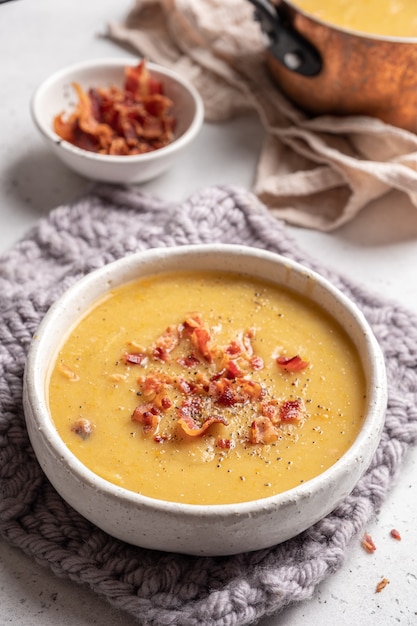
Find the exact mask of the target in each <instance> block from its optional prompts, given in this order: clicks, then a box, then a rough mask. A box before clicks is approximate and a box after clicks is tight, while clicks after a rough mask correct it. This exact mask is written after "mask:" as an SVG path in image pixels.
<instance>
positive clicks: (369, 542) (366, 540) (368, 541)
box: [361, 533, 376, 554]
mask: <svg viewBox="0 0 417 626" xmlns="http://www.w3.org/2000/svg"><path fill="white" fill-rule="evenodd" d="M361 545H362V548H363V549H364V550H366V552H369V553H370V554H371V553H372V552H375V550H376V545H375V544H374V541H373V539H372V537H371V535H369V534H368V533H365V535H364V536H363V539H362V543H361Z"/></svg>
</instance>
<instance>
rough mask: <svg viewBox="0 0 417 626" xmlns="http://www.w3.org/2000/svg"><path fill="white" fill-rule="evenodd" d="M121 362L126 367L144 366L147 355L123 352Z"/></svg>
mask: <svg viewBox="0 0 417 626" xmlns="http://www.w3.org/2000/svg"><path fill="white" fill-rule="evenodd" d="M123 360H124V362H125V363H126V365H142V366H144V365H146V363H147V362H148V355H147V354H146V353H145V352H125V354H124V355H123Z"/></svg>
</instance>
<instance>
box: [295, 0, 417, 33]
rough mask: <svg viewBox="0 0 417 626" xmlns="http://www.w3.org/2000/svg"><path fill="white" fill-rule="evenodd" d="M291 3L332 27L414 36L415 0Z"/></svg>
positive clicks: (306, 0)
mask: <svg viewBox="0 0 417 626" xmlns="http://www.w3.org/2000/svg"><path fill="white" fill-rule="evenodd" d="M292 4H294V5H295V6H297V7H299V8H300V9H302V10H304V11H307V12H308V13H310V14H311V15H312V16H314V17H317V18H319V19H322V20H324V21H326V22H329V23H330V24H334V25H335V26H340V27H343V28H349V29H352V30H356V31H359V32H363V33H370V34H374V35H383V36H388V37H417V4H416V2H415V0H366V2H359V1H358V0H295V1H294V2H292Z"/></svg>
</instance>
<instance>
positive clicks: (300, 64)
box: [249, 0, 322, 76]
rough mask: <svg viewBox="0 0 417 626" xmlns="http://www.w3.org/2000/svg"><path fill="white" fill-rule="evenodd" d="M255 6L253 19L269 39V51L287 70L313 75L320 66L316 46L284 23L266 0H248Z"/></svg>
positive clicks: (317, 72)
mask: <svg viewBox="0 0 417 626" xmlns="http://www.w3.org/2000/svg"><path fill="white" fill-rule="evenodd" d="M249 2H251V4H253V5H254V7H255V19H256V20H258V21H259V23H260V25H261V28H262V31H263V32H264V33H265V34H266V35H267V37H268V40H269V48H268V49H269V51H270V52H271V53H272V54H273V56H274V57H275V58H276V59H278V61H280V62H281V63H282V64H283V65H284V66H285V67H286V68H287V69H288V70H290V71H292V72H296V73H297V74H302V75H303V76H315V75H316V74H319V73H320V71H321V68H322V60H321V57H320V54H319V53H318V51H317V50H316V48H315V47H314V46H313V45H312V44H311V43H310V42H308V41H307V39H305V38H304V37H302V36H301V35H300V34H299V33H298V32H297V31H296V30H294V29H293V28H291V26H287V25H284V23H283V21H282V19H281V17H280V15H279V14H278V11H277V10H276V8H275V7H274V6H273V5H272V4H271V3H270V2H269V1H268V0H249Z"/></svg>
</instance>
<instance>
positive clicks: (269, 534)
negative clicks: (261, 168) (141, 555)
mask: <svg viewBox="0 0 417 626" xmlns="http://www.w3.org/2000/svg"><path fill="white" fill-rule="evenodd" d="M386 393H387V392H386V379H385V368H384V358H383V355H382V353H381V350H380V348H379V345H378V342H377V341H376V339H375V337H374V335H373V333H372V330H371V328H370V327H369V325H368V323H367V322H366V319H365V318H364V316H363V314H362V313H361V312H360V311H359V309H358V308H357V306H356V305H355V304H354V303H352V302H351V301H350V300H349V299H348V298H346V296H344V295H343V294H342V293H341V292H340V291H339V290H338V289H336V288H335V287H334V286H333V285H332V284H331V283H330V282H329V281H328V280H326V279H325V278H323V277H322V276H320V275H318V274H316V273H315V272H313V271H311V270H310V269H308V268H306V267H303V266H301V265H299V264H297V263H295V262H294V261H292V260H290V259H288V258H285V257H283V256H280V255H278V254H275V253H271V252H267V251H264V250H259V249H256V248H250V247H246V246H240V245H222V244H207V245H187V246H180V247H172V248H163V249H158V248H156V249H152V250H148V251H144V252H139V253H135V254H132V255H129V256H127V257H125V258H123V259H121V260H118V261H115V262H112V263H110V264H108V265H106V266H104V267H102V268H100V269H98V270H95V271H93V272H91V273H90V274H88V275H87V276H85V277H84V278H82V279H81V280H79V281H78V282H76V283H75V284H74V285H73V286H72V287H70V288H69V289H68V291H66V292H65V293H64V295H63V296H62V297H61V298H60V299H59V300H58V301H57V302H56V303H55V304H54V305H53V306H52V307H51V308H50V310H49V311H48V313H47V314H46V316H45V318H44V319H43V321H42V323H41V325H40V327H39V329H38V331H37V333H36V334H35V336H34V337H33V341H32V344H31V347H30V350H29V354H28V358H27V364H26V368H25V374H24V409H25V417H26V424H27V429H28V433H29V437H30V441H31V443H32V446H33V448H34V451H35V454H36V456H37V458H38V460H39V463H40V465H41V467H42V469H43V471H44V472H45V474H46V476H47V477H48V479H49V480H50V482H51V483H52V484H53V486H54V487H55V488H56V490H57V491H58V492H59V493H60V495H61V496H62V497H63V498H64V499H65V500H66V501H67V502H68V503H69V504H70V505H71V506H72V507H73V508H74V509H76V510H77V511H78V512H79V513H81V514H82V515H83V516H84V517H86V518H87V519H89V520H90V521H92V522H93V523H95V524H96V525H97V526H99V527H100V528H102V529H103V530H104V531H106V532H108V533H109V534H110V535H112V536H115V537H117V538H119V539H122V540H123V541H126V542H128V543H131V544H134V545H137V546H142V547H145V548H151V549H156V550H164V551H172V552H178V553H186V554H193V555H227V554H235V553H240V552H245V551H252V550H257V549H262V548H265V547H269V546H272V545H275V544H277V543H280V542H282V541H285V540H287V539H289V538H290V537H293V536H295V535H297V534H298V533H300V532H302V531H304V530H306V529H307V528H308V527H309V526H311V525H312V524H314V523H315V522H317V521H318V520H320V519H321V518H323V517H324V516H325V515H327V514H328V513H329V512H331V511H332V510H333V509H334V508H335V507H336V506H337V505H338V504H339V503H340V502H341V501H342V500H343V498H344V497H346V496H347V495H348V494H349V493H350V492H351V491H352V489H353V488H354V486H355V485H356V483H357V482H358V480H359V479H360V477H361V476H362V475H363V473H364V472H365V471H366V469H367V467H368V466H369V464H370V461H371V459H372V456H373V454H374V452H375V450H376V447H377V445H378V442H379V439H380V435H381V430H382V427H383V423H384V415H385V408H386V401H387V396H386Z"/></svg>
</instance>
